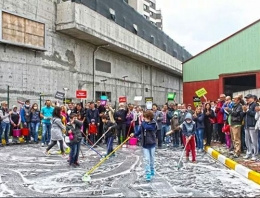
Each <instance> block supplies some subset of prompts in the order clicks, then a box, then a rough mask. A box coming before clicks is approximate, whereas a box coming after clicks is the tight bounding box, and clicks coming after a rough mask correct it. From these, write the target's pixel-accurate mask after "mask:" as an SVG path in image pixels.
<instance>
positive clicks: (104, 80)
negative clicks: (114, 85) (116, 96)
mask: <svg viewBox="0 0 260 198" xmlns="http://www.w3.org/2000/svg"><path fill="white" fill-rule="evenodd" d="M100 81H101V82H103V83H104V90H105V95H107V94H106V84H105V82H106V81H107V79H102V80H100ZM101 95H102V92H101Z"/></svg>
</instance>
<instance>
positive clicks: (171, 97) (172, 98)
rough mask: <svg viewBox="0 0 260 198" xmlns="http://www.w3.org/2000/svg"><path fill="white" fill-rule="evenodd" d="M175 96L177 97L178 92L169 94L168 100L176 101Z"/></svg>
mask: <svg viewBox="0 0 260 198" xmlns="http://www.w3.org/2000/svg"><path fill="white" fill-rule="evenodd" d="M175 96H176V92H174V93H168V96H167V98H168V100H174V99H175Z"/></svg>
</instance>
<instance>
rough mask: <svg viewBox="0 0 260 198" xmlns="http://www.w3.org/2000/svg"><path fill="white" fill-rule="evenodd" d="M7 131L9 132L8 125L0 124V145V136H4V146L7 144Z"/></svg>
mask: <svg viewBox="0 0 260 198" xmlns="http://www.w3.org/2000/svg"><path fill="white" fill-rule="evenodd" d="M9 131H10V123H5V122H4V121H2V122H1V129H0V143H1V144H2V135H3V134H4V136H5V141H6V144H9Z"/></svg>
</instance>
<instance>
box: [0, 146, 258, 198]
mask: <svg viewBox="0 0 260 198" xmlns="http://www.w3.org/2000/svg"><path fill="white" fill-rule="evenodd" d="M45 148H46V147H45ZM45 148H43V147H40V145H36V144H32V145H25V144H23V145H11V146H6V147H1V148H0V156H1V160H0V196H32V197H36V196H38V197H45V196H46V197H47V196H48V197H49V196H62V197H64V196H67V197H72V196H77V197H78V196H85V197H89V196H92V197H220V196H221V197H227V196H228V197H233V196H235V197H237V196H239V197H241V196H246V197H260V186H259V185H257V184H255V183H253V182H252V181H249V180H247V179H246V178H244V177H242V176H240V175H238V174H237V173H236V172H235V171H232V170H229V169H227V168H226V167H225V166H223V165H222V164H220V163H219V162H217V161H215V160H214V159H212V158H211V157H210V156H209V155H208V154H206V153H204V152H203V153H198V155H197V163H196V164H193V163H184V166H183V168H181V169H180V170H178V169H177V161H178V160H179V157H180V155H181V148H179V149H176V148H175V149H173V148H165V149H160V150H156V162H155V163H156V176H155V177H154V179H153V180H152V181H151V182H146V181H145V178H144V169H143V166H142V152H141V148H140V147H137V146H128V147H126V148H122V149H120V151H118V152H117V153H116V156H115V157H112V158H110V159H108V160H107V161H106V162H105V163H104V164H102V165H101V166H100V167H99V168H98V169H97V170H96V171H95V172H94V173H93V174H92V175H91V181H90V182H87V183H85V182H82V176H83V175H84V173H85V172H86V171H87V170H89V169H90V168H91V167H92V166H94V165H95V164H97V163H98V162H99V161H100V157H99V156H98V155H97V154H96V153H95V152H93V151H88V152H87V150H88V148H87V147H86V146H84V145H82V151H83V155H84V157H83V156H82V154H81V155H80V163H81V166H80V167H79V168H72V167H69V166H68V163H67V160H66V159H64V158H62V157H61V155H58V154H57V153H56V151H57V150H58V148H57V147H54V148H53V149H52V150H51V152H52V155H51V156H48V157H46V156H45V155H44V154H43V151H44V150H45ZM97 150H98V151H99V152H100V153H103V154H105V146H104V145H101V147H98V148H97Z"/></svg>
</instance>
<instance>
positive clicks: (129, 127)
mask: <svg viewBox="0 0 260 198" xmlns="http://www.w3.org/2000/svg"><path fill="white" fill-rule="evenodd" d="M132 125H134V123H133V122H131V124H130V127H129V129H128V133H127V137H128V136H129V133H130V130H131V127H132Z"/></svg>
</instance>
